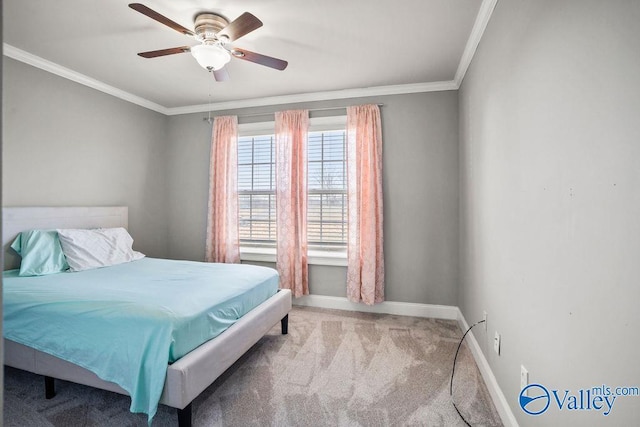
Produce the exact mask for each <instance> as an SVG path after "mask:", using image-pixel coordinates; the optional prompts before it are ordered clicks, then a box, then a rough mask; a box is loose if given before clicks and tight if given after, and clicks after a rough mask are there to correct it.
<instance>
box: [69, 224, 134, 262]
mask: <svg viewBox="0 0 640 427" xmlns="http://www.w3.org/2000/svg"><path fill="white" fill-rule="evenodd" d="M57 231H58V237H59V238H60V244H61V245H62V252H64V255H65V257H66V258H67V263H68V264H69V267H71V271H82V270H90V269H92V268H100V267H108V266H110V265H116V264H122V263H125V262H130V261H135V260H138V259H140V258H143V257H144V254H141V253H140V252H136V251H134V250H133V249H132V247H131V246H132V245H133V239H132V238H131V236H130V235H129V233H128V232H127V230H125V229H124V228H122V227H120V228H97V229H93V230H83V229H61V230H57Z"/></svg>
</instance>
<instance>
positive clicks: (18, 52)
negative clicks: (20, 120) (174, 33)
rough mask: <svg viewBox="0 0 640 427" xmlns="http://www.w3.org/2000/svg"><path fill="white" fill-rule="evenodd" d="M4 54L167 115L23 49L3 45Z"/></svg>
mask: <svg viewBox="0 0 640 427" xmlns="http://www.w3.org/2000/svg"><path fill="white" fill-rule="evenodd" d="M2 53H3V55H4V56H7V57H9V58H12V59H15V60H16V61H20V62H24V63H25V64H29V65H31V66H33V67H36V68H39V69H41V70H44V71H47V72H49V73H52V74H55V75H58V76H60V77H63V78H65V79H68V80H71V81H74V82H76V83H80V84H81V85H84V86H88V87H90V88H92V89H96V90H99V91H100V92H104V93H106V94H109V95H111V96H115V97H116V98H120V99H122V100H124V101H127V102H131V103H132V104H136V105H139V106H141V107H144V108H148V109H149V110H153V111H156V112H158V113H162V114H165V115H166V114H167V108H166V107H163V106H162V105H159V104H156V103H155V102H151V101H149V100H147V99H144V98H141V97H139V96H136V95H133V94H131V93H129V92H125V91H124V90H121V89H118V88H116V87H113V86H110V85H108V84H106V83H103V82H101V81H100V80H96V79H93V78H91V77H88V76H85V75H84V74H80V73H78V72H76V71H73V70H71V69H69V68H66V67H63V66H62V65H59V64H56V63H55V62H51V61H48V60H46V59H43V58H40V57H39V56H36V55H33V54H31V53H29V52H25V51H24V50H22V49H18V48H17V47H14V46H11V45H10V44H7V43H3V44H2Z"/></svg>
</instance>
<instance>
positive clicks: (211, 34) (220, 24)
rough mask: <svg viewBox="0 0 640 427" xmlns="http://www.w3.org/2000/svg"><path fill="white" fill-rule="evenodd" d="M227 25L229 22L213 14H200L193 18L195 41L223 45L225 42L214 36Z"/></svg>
mask: <svg viewBox="0 0 640 427" xmlns="http://www.w3.org/2000/svg"><path fill="white" fill-rule="evenodd" d="M227 25H229V21H228V20H227V19H225V18H223V17H222V16H220V15H216V14H214V13H201V14H199V15H197V16H196V18H195V33H196V39H197V40H199V41H201V42H203V43H207V42H209V43H215V42H216V41H220V42H221V43H224V42H225V40H221V39H222V38H224V37H221V38H220V39H219V38H218V37H217V36H216V34H218V33H219V32H220V30H222V29H223V28H225V27H226V26H227Z"/></svg>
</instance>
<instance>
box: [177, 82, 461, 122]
mask: <svg viewBox="0 0 640 427" xmlns="http://www.w3.org/2000/svg"><path fill="white" fill-rule="evenodd" d="M456 89H458V87H457V86H456V83H455V82H454V81H453V80H451V81H445V82H430V83H414V84H406V85H393V86H374V87H367V88H358V89H345V90H333V91H325V92H310V93H299V94H295V95H282V96H270V97H265V98H253V99H241V100H237V101H225V102H214V103H212V104H202V105H190V106H186V107H175V108H167V112H166V114H167V115H169V116H175V115H178V114H191V113H204V112H207V111H220V110H236V109H238V108H249V107H265V106H269V105H281V104H294V103H297V102H314V101H329V100H334V99H346V98H365V97H369V96H385V95H402V94H408V93H420V92H438V91H446V90H456Z"/></svg>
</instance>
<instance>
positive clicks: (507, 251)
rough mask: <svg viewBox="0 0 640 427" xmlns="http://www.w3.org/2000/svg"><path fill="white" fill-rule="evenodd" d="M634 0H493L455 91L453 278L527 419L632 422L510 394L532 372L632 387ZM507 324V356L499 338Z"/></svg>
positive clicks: (638, 56)
mask: <svg viewBox="0 0 640 427" xmlns="http://www.w3.org/2000/svg"><path fill="white" fill-rule="evenodd" d="M639 22H640V2H637V1H611V2H603V1H596V0H590V1H557V0H546V1H541V0H537V1H533V0H531V1H521V0H519V1H503V2H499V3H498V5H497V7H496V10H495V12H494V14H493V17H492V18H491V21H490V23H489V25H488V27H487V30H486V32H485V34H484V37H483V39H482V42H481V44H480V47H479V49H478V51H477V53H476V55H475V57H474V59H473V62H472V65H471V67H470V69H469V72H468V73H467V75H466V77H465V79H464V83H463V85H462V88H461V90H460V92H459V96H460V113H459V114H460V141H461V142H460V168H461V179H460V181H461V182H460V184H461V187H460V188H461V195H460V200H461V210H460V217H461V221H460V234H461V244H460V248H461V257H460V258H461V275H460V276H461V286H460V294H459V305H460V307H461V309H462V312H463V314H464V316H465V318H466V319H467V321H469V322H470V323H471V322H473V321H476V320H478V319H481V318H482V311H483V310H486V311H487V312H488V319H489V320H488V326H489V335H490V336H489V337H487V336H486V334H485V333H484V331H483V330H482V328H477V329H476V331H475V332H474V334H475V336H476V337H477V338H478V341H479V342H480V343H481V347H482V349H483V351H484V354H485V356H486V357H487V359H488V360H489V363H490V365H491V368H492V370H493V372H494V373H495V375H496V378H497V380H498V382H499V384H500V386H501V388H502V390H503V392H504V394H505V396H506V398H507V401H508V402H509V404H510V405H511V407H512V410H513V412H514V414H515V415H516V417H517V419H518V421H519V422H520V424H521V425H523V426H533V425H548V426H551V425H557V426H587V425H593V426H595V425H612V426H613V425H616V426H622V425H628V426H630V425H638V420H640V400H639V399H640V397H620V398H618V399H617V401H616V402H615V406H614V408H613V411H612V413H611V415H609V416H608V417H604V416H603V415H602V414H600V413H593V412H589V411H584V412H580V411H567V410H564V411H558V410H557V409H550V410H548V412H547V413H545V414H544V415H541V416H540V417H537V418H536V417H531V416H528V415H526V414H525V413H524V412H523V411H521V410H520V408H519V406H518V400H517V399H518V394H519V392H520V388H519V372H520V364H524V365H525V366H526V367H527V368H528V370H529V372H530V380H531V382H536V383H541V384H543V385H546V386H548V387H549V388H557V389H560V390H561V393H563V390H565V389H568V390H571V391H572V392H573V393H577V391H578V390H579V389H580V388H589V387H591V386H597V385H601V384H603V383H604V384H607V385H610V386H618V385H621V386H638V385H640V364H639V363H638V360H640V345H639V344H638V340H637V336H638V328H639V327H640V310H638V301H640V286H639V285H638V277H640V263H639V262H638V256H639V255H640V221H639V218H640V196H639V194H640V192H639V188H640V163H639V159H640V143H639V142H640V120H639V117H638V113H639V112H640V85H639V84H638V76H640V25H638V23H639ZM496 330H497V331H499V332H500V333H501V334H502V354H501V356H500V357H498V356H497V355H496V354H495V353H494V352H493V349H492V346H491V337H492V336H493V333H494V331H496Z"/></svg>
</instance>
